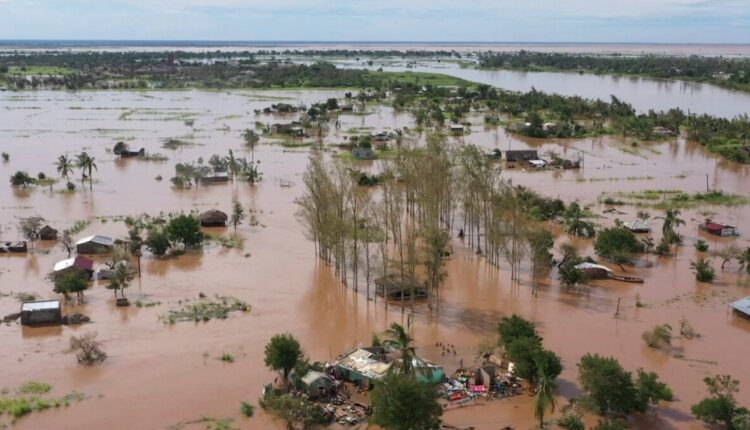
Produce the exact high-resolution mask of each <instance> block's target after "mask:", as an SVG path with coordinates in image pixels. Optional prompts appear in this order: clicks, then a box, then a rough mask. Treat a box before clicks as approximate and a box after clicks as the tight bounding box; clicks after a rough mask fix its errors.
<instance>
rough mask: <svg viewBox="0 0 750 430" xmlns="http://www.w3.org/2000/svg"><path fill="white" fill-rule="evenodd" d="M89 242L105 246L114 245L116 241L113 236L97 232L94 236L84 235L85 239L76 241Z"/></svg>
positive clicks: (80, 242)
mask: <svg viewBox="0 0 750 430" xmlns="http://www.w3.org/2000/svg"><path fill="white" fill-rule="evenodd" d="M88 242H94V243H97V244H99V245H104V246H112V245H113V244H114V243H115V241H114V240H113V239H112V238H111V237H107V236H102V235H99V234H95V235H93V236H88V237H84V238H83V239H81V240H79V241H78V242H76V245H81V244H84V243H88Z"/></svg>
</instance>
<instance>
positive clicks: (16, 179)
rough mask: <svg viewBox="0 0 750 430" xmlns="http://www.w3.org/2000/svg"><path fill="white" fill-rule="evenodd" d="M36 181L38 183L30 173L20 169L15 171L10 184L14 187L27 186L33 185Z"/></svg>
mask: <svg viewBox="0 0 750 430" xmlns="http://www.w3.org/2000/svg"><path fill="white" fill-rule="evenodd" d="M34 183H36V181H35V180H34V178H32V177H31V176H29V174H28V173H26V172H23V171H20V170H19V171H17V172H16V173H14V174H13V176H11V177H10V184H11V185H13V186H14V187H22V188H26V186H27V185H32V184H34Z"/></svg>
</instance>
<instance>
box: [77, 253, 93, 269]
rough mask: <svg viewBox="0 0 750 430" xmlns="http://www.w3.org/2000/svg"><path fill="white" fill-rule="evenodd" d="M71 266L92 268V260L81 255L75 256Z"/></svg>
mask: <svg viewBox="0 0 750 430" xmlns="http://www.w3.org/2000/svg"><path fill="white" fill-rule="evenodd" d="M73 267H75V268H76V269H81V270H94V261H93V260H91V259H90V258H86V257H84V256H82V255H78V256H76V259H75V260H74V261H73Z"/></svg>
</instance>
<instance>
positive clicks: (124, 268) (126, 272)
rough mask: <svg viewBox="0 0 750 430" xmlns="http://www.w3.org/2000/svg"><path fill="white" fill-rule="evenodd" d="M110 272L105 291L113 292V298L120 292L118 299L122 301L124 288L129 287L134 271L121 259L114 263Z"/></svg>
mask: <svg viewBox="0 0 750 430" xmlns="http://www.w3.org/2000/svg"><path fill="white" fill-rule="evenodd" d="M112 270H113V273H112V277H111V278H110V279H109V284H108V285H107V289H109V290H113V291H114V292H115V298H117V291H120V297H122V298H123V299H124V298H125V288H128V287H129V286H130V280H131V279H133V276H134V273H133V272H134V271H133V269H132V268H131V267H130V263H129V262H128V261H127V259H122V260H119V261H117V262H116V263H114V265H113V268H112Z"/></svg>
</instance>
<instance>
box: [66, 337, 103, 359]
mask: <svg viewBox="0 0 750 430" xmlns="http://www.w3.org/2000/svg"><path fill="white" fill-rule="evenodd" d="M68 352H75V353H76V358H77V359H78V363H79V364H84V365H86V366H93V365H95V364H101V363H102V362H104V360H106V359H107V354H106V353H105V352H104V350H103V349H102V344H101V343H100V342H99V341H97V340H96V333H95V332H92V333H86V334H84V335H82V336H79V337H77V336H71V337H70V347H69V348H68Z"/></svg>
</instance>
